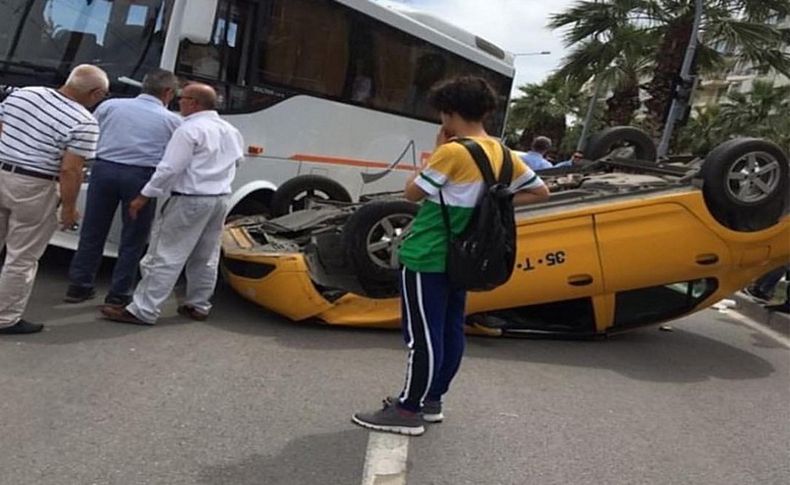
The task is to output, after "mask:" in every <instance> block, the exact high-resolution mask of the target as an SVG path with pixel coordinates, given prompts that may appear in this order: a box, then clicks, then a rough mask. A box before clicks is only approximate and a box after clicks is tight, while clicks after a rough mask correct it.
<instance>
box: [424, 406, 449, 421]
mask: <svg viewBox="0 0 790 485" xmlns="http://www.w3.org/2000/svg"><path fill="white" fill-rule="evenodd" d="M422 419H423V420H424V421H425V422H427V423H441V422H442V421H444V414H442V401H425V402H424V403H422Z"/></svg>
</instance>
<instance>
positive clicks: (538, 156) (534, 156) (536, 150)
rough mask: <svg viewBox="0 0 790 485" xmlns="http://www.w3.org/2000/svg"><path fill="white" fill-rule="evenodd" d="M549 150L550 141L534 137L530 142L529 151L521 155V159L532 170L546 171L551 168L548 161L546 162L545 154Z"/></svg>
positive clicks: (543, 137)
mask: <svg viewBox="0 0 790 485" xmlns="http://www.w3.org/2000/svg"><path fill="white" fill-rule="evenodd" d="M549 148H551V139H550V138H548V137H545V136H536V137H535V139H534V140H532V147H531V150H530V151H528V152H527V153H525V154H524V155H522V157H521V159H522V160H524V163H526V164H527V165H528V166H529V168H531V169H532V170H546V169H547V168H551V167H553V165H552V164H551V162H550V161H548V160H546V157H545V155H546V152H548V151H549Z"/></svg>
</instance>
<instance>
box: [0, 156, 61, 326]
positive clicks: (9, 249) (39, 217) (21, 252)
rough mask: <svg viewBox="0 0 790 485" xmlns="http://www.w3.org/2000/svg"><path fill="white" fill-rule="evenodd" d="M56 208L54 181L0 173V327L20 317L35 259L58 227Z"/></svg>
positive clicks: (32, 276)
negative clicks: (1, 253) (0, 252)
mask: <svg viewBox="0 0 790 485" xmlns="http://www.w3.org/2000/svg"><path fill="white" fill-rule="evenodd" d="M57 207H58V189H57V182H55V181H53V180H44V179H40V178H36V177H30V176H28V175H19V174H16V173H11V172H6V171H0V249H2V247H3V245H5V249H6V255H5V263H4V264H3V269H2V271H0V327H9V326H11V325H15V324H16V323H17V322H18V321H19V320H20V319H21V318H22V313H24V311H25V307H26V306H27V301H28V300H29V299H30V293H31V292H32V291H33V283H34V281H35V279H36V271H38V260H39V258H41V255H42V254H44V250H45V249H46V248H47V244H48V243H49V240H50V238H51V237H52V234H54V233H55V229H57V227H58V218H57V213H56V212H57Z"/></svg>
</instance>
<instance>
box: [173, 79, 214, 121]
mask: <svg viewBox="0 0 790 485" xmlns="http://www.w3.org/2000/svg"><path fill="white" fill-rule="evenodd" d="M178 102H179V106H180V108H181V114H182V115H184V116H189V115H191V114H192V113H197V112H199V111H208V110H213V109H216V108H217V92H216V91H214V88H212V87H211V86H209V85H208V84H203V83H191V84H187V85H186V86H185V87H184V89H182V90H181V97H180V98H179V100H178Z"/></svg>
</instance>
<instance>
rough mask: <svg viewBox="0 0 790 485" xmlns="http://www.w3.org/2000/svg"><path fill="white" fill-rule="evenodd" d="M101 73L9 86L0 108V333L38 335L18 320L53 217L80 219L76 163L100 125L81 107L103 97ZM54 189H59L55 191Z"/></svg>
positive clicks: (87, 70) (92, 148) (86, 68)
mask: <svg viewBox="0 0 790 485" xmlns="http://www.w3.org/2000/svg"><path fill="white" fill-rule="evenodd" d="M109 84H110V83H109V80H108V79H107V74H106V73H105V72H104V71H102V70H101V69H99V68H98V67H96V66H92V65H88V64H82V65H79V66H77V67H75V68H74V69H73V70H72V71H71V74H70V75H69V77H68V79H67V80H66V83H65V84H64V85H63V86H62V87H61V88H60V89H52V88H46V87H28V88H22V89H19V90H16V91H14V92H12V93H11V94H9V95H8V97H7V98H6V99H5V100H4V101H3V104H2V105H0V169H2V171H0V247H2V246H3V245H5V248H6V257H5V263H4V265H3V268H2V272H0V334H22V333H34V332H39V331H41V329H42V328H43V327H44V326H43V325H41V324H39V323H31V322H28V321H26V320H24V319H23V318H22V314H23V313H24V311H25V307H26V306H27V301H28V299H29V298H30V293H31V291H32V290H33V283H34V281H35V277H36V271H37V269H38V260H39V258H40V257H41V255H42V254H43V253H44V250H45V249H46V247H47V244H48V243H49V240H50V238H51V237H52V234H53V233H54V232H55V229H56V228H57V225H58V220H57V207H58V202H59V201H60V222H61V225H62V227H63V228H70V227H72V226H73V225H74V224H76V222H77V220H78V219H79V213H78V212H77V207H76V206H77V195H78V194H79V190H80V185H81V183H82V167H83V164H84V163H85V160H86V159H90V158H93V157H94V156H95V154H96V144H97V140H98V139H99V124H98V123H97V122H96V119H95V118H94V117H93V115H92V114H91V113H90V112H89V111H88V109H87V108H91V107H93V106H95V105H96V104H97V103H98V102H99V101H101V100H102V98H104V97H105V96H106V95H107V91H108V89H109ZM58 189H60V194H58Z"/></svg>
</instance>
